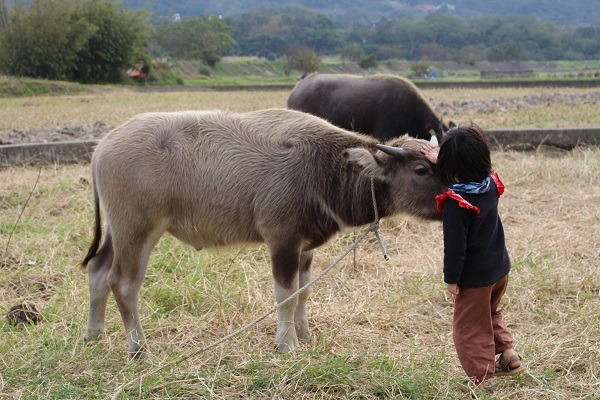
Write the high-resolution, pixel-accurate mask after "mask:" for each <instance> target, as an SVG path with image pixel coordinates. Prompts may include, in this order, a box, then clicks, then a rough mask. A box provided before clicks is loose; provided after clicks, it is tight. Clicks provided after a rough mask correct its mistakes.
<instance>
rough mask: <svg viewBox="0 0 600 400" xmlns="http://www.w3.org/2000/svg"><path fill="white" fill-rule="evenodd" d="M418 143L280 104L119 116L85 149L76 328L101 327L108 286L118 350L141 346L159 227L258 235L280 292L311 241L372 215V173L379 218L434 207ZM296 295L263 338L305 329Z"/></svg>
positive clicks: (305, 259)
mask: <svg viewBox="0 0 600 400" xmlns="http://www.w3.org/2000/svg"><path fill="white" fill-rule="evenodd" d="M425 143H426V142H425V141H423V140H418V139H414V138H409V137H408V136H406V137H402V138H399V139H396V140H394V141H392V142H389V143H388V145H389V146H391V147H385V146H381V145H379V144H378V142H377V141H376V140H375V139H374V138H371V137H368V136H364V135H361V134H357V133H354V132H348V131H345V130H343V129H340V128H338V127H336V126H334V125H331V124H329V123H328V122H326V121H324V120H322V119H320V118H317V117H314V116H312V115H309V114H305V113H301V112H298V111H292V110H281V109H271V110H262V111H254V112H248V113H243V114H233V113H225V112H219V111H184V112H173V113H148V114H141V115H138V116H136V117H134V118H132V119H130V120H129V121H128V122H126V123H125V124H123V125H122V126H120V127H117V128H116V129H114V130H113V131H112V132H111V133H110V134H109V135H107V137H106V138H105V139H104V140H102V141H101V142H100V144H99V145H98V146H97V148H96V149H95V151H94V153H93V157H92V179H93V193H94V209H95V228H94V230H95V232H94V238H93V241H92V244H91V245H90V248H89V250H88V253H87V255H86V256H85V259H84V260H83V262H82V266H83V267H85V266H87V269H88V278H89V291H90V308H89V316H88V326H87V332H86V335H85V339H86V340H97V339H98V338H99V337H100V336H101V335H102V334H103V332H104V317H105V311H106V304H107V299H108V296H109V294H110V292H111V291H112V294H113V295H114V297H115V299H116V302H117V305H118V307H119V311H120V313H121V317H122V319H123V324H124V325H125V331H126V334H127V348H128V351H129V353H130V354H131V355H132V356H139V357H142V356H143V355H144V351H145V347H146V340H145V338H144V334H143V331H142V326H141V324H140V319H139V314H138V308H139V306H138V302H139V292H140V287H141V285H142V281H143V279H144V276H145V274H146V268H147V264H148V258H149V256H150V252H151V250H152V248H153V247H154V246H155V244H156V243H157V241H158V239H159V238H160V237H161V236H162V235H163V234H164V233H165V232H169V233H171V234H172V235H173V236H175V237H176V238H178V239H180V240H181V241H183V242H185V243H188V244H190V245H192V246H194V247H195V248H196V249H198V250H200V249H202V248H205V247H216V246H225V245H230V244H234V243H244V242H256V243H261V242H264V243H266V244H267V246H268V250H269V253H270V256H271V263H272V273H273V278H274V286H275V297H276V301H277V302H278V303H280V302H282V301H283V300H285V299H286V298H288V297H289V296H290V295H291V294H292V293H293V292H295V291H296V290H297V289H298V287H299V285H304V284H306V283H307V282H308V281H309V280H310V265H311V261H312V254H313V249H315V248H316V247H318V246H320V245H322V244H323V243H325V242H326V241H327V240H328V239H329V238H330V237H331V236H332V235H334V234H335V233H336V232H338V231H340V230H341V229H343V228H346V227H352V226H359V225H363V224H367V223H369V222H372V221H373V220H374V218H375V217H374V216H375V210H374V206H373V201H372V196H371V182H372V180H373V182H374V188H375V193H376V199H377V201H376V204H377V209H378V212H379V215H380V216H381V217H385V216H389V215H392V214H396V213H399V212H408V213H410V214H413V215H417V216H421V217H424V218H428V219H439V218H441V217H440V214H439V213H438V212H437V210H436V205H435V199H434V198H435V196H436V195H437V194H439V193H442V192H443V191H444V190H445V188H444V187H442V184H441V182H440V181H439V179H438V178H437V177H436V174H435V171H434V168H435V166H434V165H432V164H431V163H430V162H429V161H427V160H426V159H425V157H424V156H423V155H422V154H421V152H420V151H419V149H420V148H421V146H422V145H423V144H425ZM378 148H381V149H383V150H384V151H381V150H378ZM101 209H102V210H103V214H104V216H105V219H106V233H105V237H104V241H103V244H102V246H100V239H101V235H102V224H101V220H100V218H101ZM307 298H308V293H307V292H305V293H304V294H302V295H301V296H299V298H298V299H297V300H296V301H292V302H290V303H289V304H288V305H285V306H284V307H281V308H280V309H279V311H278V321H279V322H278V328H277V333H276V337H275V343H276V346H277V347H278V349H279V350H280V351H282V352H288V351H292V350H293V349H294V348H295V347H296V346H297V345H298V339H301V340H305V339H307V338H308V322H307V318H306V300H307Z"/></svg>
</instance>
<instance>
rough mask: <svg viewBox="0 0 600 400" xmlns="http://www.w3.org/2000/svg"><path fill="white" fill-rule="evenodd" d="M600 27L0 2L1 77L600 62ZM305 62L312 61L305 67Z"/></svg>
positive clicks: (99, 2)
mask: <svg viewBox="0 0 600 400" xmlns="http://www.w3.org/2000/svg"><path fill="white" fill-rule="evenodd" d="M599 28H600V27H598V26H591V25H590V26H577V27H573V28H570V29H567V28H564V27H559V26H557V25H554V24H552V23H548V22H543V21H541V20H539V19H537V18H535V17H531V16H526V15H485V16H480V17H477V18H470V19H467V18H463V17H459V16H457V15H454V14H451V13H436V14H431V15H429V16H427V17H425V18H423V19H416V18H412V17H405V18H400V19H389V20H388V19H385V18H382V19H380V20H377V21H371V22H369V23H366V22H361V21H354V22H350V23H344V24H342V23H339V22H335V21H333V20H332V19H330V18H328V17H327V16H325V15H323V14H319V13H317V12H315V11H311V10H309V9H306V8H300V7H287V8H283V9H275V10H260V11H251V12H247V13H244V14H240V15H238V16H235V17H232V18H221V17H219V16H215V15H202V16H196V17H187V18H182V19H180V20H176V19H174V18H166V17H157V16H153V15H152V14H150V13H148V12H146V11H144V10H137V11H134V10H128V9H124V8H123V7H122V6H121V4H120V3H119V2H117V1H113V0H32V1H27V2H26V1H17V2H16V4H13V5H12V6H11V7H8V6H7V4H6V0H0V72H2V73H4V74H7V75H14V76H29V77H36V78H46V79H57V80H70V81H77V82H83V83H89V82H96V83H101V82H119V81H121V80H122V79H123V72H124V71H125V70H126V69H127V68H129V67H131V66H133V65H147V66H149V65H151V60H152V59H155V58H162V57H170V58H175V59H188V60H199V61H202V62H203V63H205V64H206V65H207V66H208V67H214V66H215V65H216V64H217V63H218V62H219V61H220V60H221V58H222V57H223V56H225V55H240V56H260V57H266V58H269V59H277V58H283V59H284V61H286V62H285V65H287V66H289V67H290V68H300V69H306V70H307V71H303V72H310V69H315V68H316V66H317V65H318V60H316V59H317V58H318V56H322V55H341V57H342V58H344V59H346V60H350V61H355V62H357V63H359V65H364V66H365V67H368V66H372V65H374V64H376V63H377V62H378V61H383V60H388V59H406V60H412V61H419V60H430V61H448V60H452V61H456V62H461V63H475V62H478V61H484V60H488V61H528V60H535V61H543V60H588V59H598V58H600V33H599ZM306 60H308V62H306Z"/></svg>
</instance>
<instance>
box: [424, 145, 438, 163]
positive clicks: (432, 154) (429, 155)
mask: <svg viewBox="0 0 600 400" xmlns="http://www.w3.org/2000/svg"><path fill="white" fill-rule="evenodd" d="M439 152H440V148H439V147H431V146H430V145H428V144H426V145H423V147H421V153H423V155H424V156H425V158H426V159H428V160H429V161H431V162H432V163H433V164H437V159H438V153H439Z"/></svg>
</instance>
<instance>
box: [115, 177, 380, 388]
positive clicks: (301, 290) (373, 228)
mask: <svg viewBox="0 0 600 400" xmlns="http://www.w3.org/2000/svg"><path fill="white" fill-rule="evenodd" d="M371 196H372V199H373V209H374V210H375V221H373V222H372V223H371V224H370V225H369V227H368V228H367V229H366V230H365V231H364V232H363V233H362V234H361V235H360V236H359V237H358V239H356V241H355V242H354V243H353V244H352V245H351V246H350V247H348V249H346V251H344V252H343V253H342V254H341V255H340V256H338V258H336V259H335V261H334V262H333V263H331V264H330V265H329V266H328V267H327V268H325V269H324V270H323V271H321V272H320V273H319V274H318V275H317V276H315V277H314V278H313V279H312V280H311V281H310V282H308V283H307V284H306V285H304V286H302V287H301V288H299V289H298V290H296V291H295V292H294V293H292V294H291V295H290V296H289V297H288V298H286V299H285V300H284V301H282V302H281V303H278V304H277V305H276V306H275V307H273V308H271V309H270V310H269V311H267V312H266V313H265V314H264V315H262V316H261V317H259V318H257V319H255V320H253V321H251V322H249V323H247V324H246V325H244V326H242V327H240V328H238V329H236V330H235V331H233V332H231V333H230V334H228V335H226V336H224V337H222V338H221V339H219V340H217V341H216V342H214V343H211V344H210V345H208V346H206V347H203V348H201V349H198V350H196V351H194V352H192V353H190V354H187V355H185V356H183V357H181V358H178V359H177V360H174V361H171V362H169V363H167V364H165V365H163V366H160V367H157V368H154V369H153V370H151V371H148V372H146V373H144V374H143V375H142V376H140V377H139V378H137V379H134V380H131V381H129V382H127V383H125V384H122V385H120V386H119V387H118V388H117V389H116V391H115V392H114V394H113V396H112V397H111V399H112V400H116V399H117V397H118V396H119V395H120V394H121V392H122V391H123V389H125V387H127V386H129V385H130V384H132V383H134V382H135V381H137V380H138V379H139V380H140V382H141V380H142V379H143V378H144V377H146V376H150V375H152V374H154V373H156V372H159V371H161V370H163V369H165V368H166V367H168V366H169V365H172V364H174V363H175V362H183V361H186V360H188V359H190V358H192V357H194V356H197V355H198V354H200V353H204V352H206V351H208V350H210V349H213V348H215V347H217V346H218V345H220V344H221V343H223V342H225V341H227V340H229V339H231V338H233V337H235V336H237V335H239V334H241V333H242V332H244V331H246V330H248V329H250V328H251V327H252V326H254V325H256V324H258V323H259V322H261V321H263V320H264V319H266V318H267V317H268V316H269V315H271V314H273V313H274V312H276V311H277V310H278V309H279V308H280V307H283V306H284V305H286V304H288V303H289V302H291V301H292V300H295V299H296V297H298V296H299V295H300V294H302V293H304V292H306V291H307V290H308V289H310V287H311V286H313V285H314V284H315V283H316V282H317V281H319V280H320V279H321V278H323V277H324V276H325V275H327V274H328V273H329V271H331V270H332V269H333V268H334V267H336V266H337V265H338V264H339V263H340V261H342V260H343V259H344V257H346V256H347V255H348V254H349V253H350V252H351V251H352V250H354V249H355V248H356V247H358V245H359V244H360V242H362V241H363V240H364V239H365V238H366V237H367V235H368V234H369V232H374V233H375V237H376V238H377V241H378V242H379V246H380V247H381V251H382V252H383V258H384V259H385V260H388V259H389V258H388V256H387V253H386V251H385V247H384V245H383V241H382V240H381V238H380V237H379V212H378V211H377V200H376V199H375V184H374V181H373V179H371Z"/></svg>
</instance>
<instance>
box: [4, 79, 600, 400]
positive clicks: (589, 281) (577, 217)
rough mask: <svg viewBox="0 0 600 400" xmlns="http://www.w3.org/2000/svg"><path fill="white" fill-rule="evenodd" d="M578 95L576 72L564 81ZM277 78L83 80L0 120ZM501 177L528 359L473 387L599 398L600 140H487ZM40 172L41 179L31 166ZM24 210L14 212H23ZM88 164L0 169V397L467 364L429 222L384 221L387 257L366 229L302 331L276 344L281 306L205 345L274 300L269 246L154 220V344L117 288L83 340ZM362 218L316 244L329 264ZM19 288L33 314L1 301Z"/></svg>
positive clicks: (215, 389)
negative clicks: (130, 334)
mask: <svg viewBox="0 0 600 400" xmlns="http://www.w3.org/2000/svg"><path fill="white" fill-rule="evenodd" d="M553 91H556V89H544V88H539V89H523V90H519V89H510V90H508V89H506V90H504V89H502V90H498V91H496V92H494V91H492V90H447V91H441V90H440V91H433V90H432V91H426V95H427V96H428V98H431V99H433V100H434V101H442V100H444V101H449V102H450V101H459V100H461V99H465V100H493V99H498V98H519V97H525V96H528V95H532V94H535V93H537V94H540V93H552V92H553ZM560 92H562V93H566V92H568V93H573V94H574V95H576V96H578V97H577V98H584V97H585V94H586V93H585V90H583V89H560ZM286 98H287V93H284V92H256V93H249V92H215V93H202V92H198V93H153V94H140V93H134V92H123V91H106V92H102V93H97V94H94V95H82V96H69V97H67V96H65V97H36V98H28V99H23V98H21V99H0V121H1V122H0V123H1V124H2V126H0V130H6V129H12V128H18V129H26V128H34V127H43V126H54V125H58V126H61V125H67V124H80V125H83V124H88V123H91V122H95V121H97V120H101V121H104V122H106V123H109V124H112V125H116V124H119V123H121V122H123V121H124V120H126V119H127V118H128V117H130V116H132V115H134V114H136V113H138V112H142V111H156V110H179V109H190V108H196V109H199V108H207V109H215V108H219V109H227V110H232V111H243V110H251V109H257V108H265V107H283V106H284V105H285V100H286ZM597 111H598V106H597V105H595V107H594V106H593V105H589V104H582V105H581V107H573V106H567V105H565V104H547V105H544V106H538V107H534V108H528V109H516V108H515V109H509V110H507V111H502V112H498V113H490V112H486V113H478V112H477V110H472V111H469V112H468V113H467V112H466V111H465V112H464V113H463V114H461V115H459V116H458V118H456V117H455V118H454V119H456V120H467V119H473V120H474V121H475V122H477V123H478V124H480V125H481V126H483V127H484V128H492V127H493V128H499V127H507V128H510V127H518V126H530V127H555V126H563V127H575V126H599V125H600V121H599V120H598V119H599V118H600V117H599V115H598V114H600V113H598V112H597ZM492 156H493V162H494V165H495V169H496V170H497V171H498V172H499V174H500V176H501V177H502V178H503V180H504V182H505V183H506V186H507V190H506V193H505V195H504V196H503V197H502V198H501V203H500V204H501V205H500V212H501V216H502V218H503V221H504V225H505V230H506V236H507V246H508V248H509V252H510V255H511V258H512V262H513V269H512V272H511V275H510V282H509V290H508V293H507V295H506V297H505V301H504V309H505V317H506V320H507V322H508V323H509V326H510V328H511V329H512V331H513V333H514V335H515V338H516V341H517V343H516V345H517V350H518V351H519V353H520V354H521V355H522V357H523V360H524V362H525V364H526V365H527V366H528V372H527V374H523V375H520V376H519V377H516V378H495V379H493V380H491V381H490V383H489V385H488V386H487V388H486V389H485V390H482V391H477V392H476V393H474V394H472V396H474V397H476V398H479V399H516V398H525V399H538V400H546V399H561V400H562V399H564V400H567V399H600V395H599V394H598V393H600V270H599V265H600V246H599V239H598V238H599V237H600V149H598V148H588V147H579V148H576V149H574V150H572V151H559V150H554V149H548V148H545V147H541V148H539V149H538V151H535V152H527V153H518V152H508V151H498V152H494V153H493V155H492ZM38 174H39V180H38ZM21 214H22V215H21ZM17 221H18V223H17ZM92 221H93V207H92V204H91V187H90V171H89V166H88V165H85V164H84V165H69V166H64V165H51V166H44V167H42V168H39V167H11V168H6V169H2V170H0V312H1V313H2V317H3V320H2V321H0V337H1V340H0V398H7V399H38V398H39V399H42V398H44V399H46V398H52V399H59V398H60V399H63V398H64V399H67V398H68V399H76V398H77V399H83V398H86V399H107V398H111V397H113V396H114V397H115V398H118V399H128V398H143V399H165V398H170V399H199V398H215V399H241V398H244V399H341V398H352V399H392V398H393V399H456V398H469V397H470V396H471V395H469V394H466V395H465V394H463V393H462V392H461V391H459V390H458V389H457V387H456V386H457V383H458V382H460V381H462V379H463V375H462V370H461V368H460V365H459V363H458V359H457V357H456V354H455V350H454V346H453V343H452V334H451V323H452V297H451V296H450V295H449V294H448V293H447V292H446V291H445V285H444V284H443V281H442V271H441V269H442V251H443V248H442V247H443V246H442V234H441V224H440V223H438V222H428V221H422V220H419V219H416V218H413V217H408V216H398V217H395V218H392V219H388V220H385V221H383V223H382V229H381V235H382V238H383V241H384V243H385V245H386V247H387V250H388V253H389V255H390V258H391V259H390V260H389V261H384V260H383V257H382V255H381V253H380V251H379V247H378V245H377V242H376V241H375V240H374V238H373V237H372V236H368V238H367V240H366V241H365V242H363V243H362V244H361V245H360V246H359V247H358V248H357V250H356V252H355V253H351V254H350V255H349V256H348V257H347V258H345V259H344V260H343V261H342V262H341V263H340V265H339V266H338V267H337V268H335V269H334V270H333V271H332V272H331V274H329V275H327V276H326V277H324V278H323V280H321V281H319V282H318V283H316V285H315V286H314V287H313V291H312V295H311V299H310V301H309V324H310V327H311V340H310V342H309V343H306V344H303V345H301V346H300V348H299V349H298V350H297V351H296V352H295V353H293V354H291V355H280V354H277V353H276V352H275V351H273V339H274V335H275V330H276V317H275V316H274V315H271V316H270V317H268V318H267V319H266V320H264V321H262V322H260V323H258V324H257V325H255V326H253V327H251V328H250V329H249V330H248V331H246V332H244V333H242V334H241V335H239V336H237V337H234V338H232V339H230V340H229V341H227V342H225V343H224V344H222V345H219V346H217V347H216V348H214V349H211V350H209V351H206V352H200V351H199V350H201V349H202V348H203V347H205V346H208V345H210V344H211V343H214V342H215V341H217V340H218V339H220V338H222V337H223V336H225V335H226V334H228V333H230V332H233V331H234V330H236V329H237V328H239V327H240V326H243V325H245V324H246V323H248V322H250V321H252V320H254V319H255V318H257V317H259V316H261V315H263V314H264V313H265V312H266V311H268V310H269V309H271V308H272V307H273V305H274V296H273V288H272V283H271V276H270V267H269V260H268V255H267V252H266V249H265V248H264V247H263V246H244V247H240V248H233V249H227V250H211V251H201V252H196V251H195V250H193V249H192V248H191V247H188V246H185V245H183V244H181V243H179V242H177V241H176V240H175V239H173V238H172V237H169V236H168V235H166V236H165V237H163V238H162V239H161V241H160V242H159V244H158V245H157V247H156V248H155V250H154V252H153V254H152V257H151V260H150V267H149V270H148V275H147V278H146V280H145V283H144V286H143V288H142V300H141V314H142V317H143V320H142V323H143V324H144V327H145V330H146V334H147V337H148V340H149V345H150V349H151V352H152V353H151V356H150V358H149V359H148V360H147V361H145V362H143V363H138V362H135V361H129V360H128V358H127V355H126V351H125V335H124V331H123V327H122V324H121V319H120V317H119V316H118V311H117V309H116V306H115V304H114V301H113V300H112V299H111V300H109V308H108V313H107V332H106V337H105V338H104V339H103V340H101V341H100V342H98V343H94V344H86V343H84V341H83V339H82V338H83V334H84V331H85V323H86V313H87V296H88V294H87V277H86V274H85V271H82V270H80V269H79V268H78V267H77V263H78V262H80V261H81V259H82V257H83V255H84V254H85V252H86V251H87V246H88V243H89V241H90V239H91V234H92ZM360 233H362V229H357V230H356V231H355V232H346V233H345V234H343V235H339V236H337V237H336V238H335V239H334V240H332V241H331V242H330V243H328V244H327V245H325V246H323V247H322V248H320V249H319V250H317V251H316V252H315V260H314V263H313V265H314V273H315V274H317V273H319V272H320V271H322V270H323V269H324V268H326V267H327V266H328V265H329V264H330V263H331V262H332V261H333V260H334V259H335V258H336V257H337V256H338V255H339V254H341V253H342V252H343V251H344V250H345V249H346V248H347V247H348V246H349V245H351V244H352V243H353V242H354V238H355V236H357V235H359V234H360ZM24 302H28V303H29V304H33V305H35V307H36V308H37V310H38V311H39V313H40V321H39V323H38V324H37V325H24V326H19V327H14V326H12V325H10V324H9V323H8V321H7V319H6V318H4V315H6V314H7V313H8V310H9V309H10V307H12V306H13V305H16V304H21V303H24Z"/></svg>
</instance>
